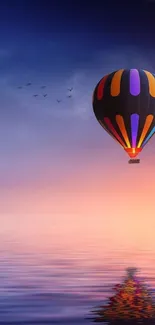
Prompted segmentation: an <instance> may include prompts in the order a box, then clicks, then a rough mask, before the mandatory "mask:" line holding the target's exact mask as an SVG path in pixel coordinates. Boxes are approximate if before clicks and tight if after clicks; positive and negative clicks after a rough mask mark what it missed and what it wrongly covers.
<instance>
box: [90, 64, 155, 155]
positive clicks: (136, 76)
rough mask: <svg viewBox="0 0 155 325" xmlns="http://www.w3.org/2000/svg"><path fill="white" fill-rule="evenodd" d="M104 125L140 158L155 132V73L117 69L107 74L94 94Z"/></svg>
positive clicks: (131, 153) (130, 152)
mask: <svg viewBox="0 0 155 325" xmlns="http://www.w3.org/2000/svg"><path fill="white" fill-rule="evenodd" d="M93 109H94V113H95V116H96V118H97V120H98V121H99V123H100V124H101V126H102V127H103V128H104V129H105V130H106V131H107V132H108V133H109V134H110V135H111V136H112V137H113V138H114V139H115V140H116V141H117V142H118V143H119V144H120V145H121V146H122V147H123V148H124V149H125V151H126V152H127V153H128V155H129V156H130V157H131V158H134V157H136V156H137V155H138V154H139V153H140V152H141V150H142V149H143V147H144V146H145V145H146V144H147V142H148V141H149V140H150V138H151V137H152V136H153V134H154V133H155V76H154V75H153V74H152V73H150V72H148V71H146V70H137V69H130V70H125V69H121V70H117V71H115V72H112V73H110V74H108V75H106V76H104V77H103V78H102V79H101V80H100V81H99V83H98V84H97V86H96V88H95V90H94V94H93Z"/></svg>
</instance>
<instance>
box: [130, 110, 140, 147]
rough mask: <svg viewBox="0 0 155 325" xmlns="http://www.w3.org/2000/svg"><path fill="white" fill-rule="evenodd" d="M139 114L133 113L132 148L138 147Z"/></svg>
mask: <svg viewBox="0 0 155 325" xmlns="http://www.w3.org/2000/svg"><path fill="white" fill-rule="evenodd" d="M138 124H139V115H138V114H132V115H131V134H132V148H136V141H137V133H138Z"/></svg>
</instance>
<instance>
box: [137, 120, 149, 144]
mask: <svg viewBox="0 0 155 325" xmlns="http://www.w3.org/2000/svg"><path fill="white" fill-rule="evenodd" d="M152 121H153V115H151V114H150V115H148V116H147V118H146V121H145V124H144V128H143V131H142V134H141V137H140V139H139V143H138V146H137V148H140V146H141V144H142V142H143V140H144V138H145V136H146V134H147V132H148V130H149V128H150V126H151V123H152Z"/></svg>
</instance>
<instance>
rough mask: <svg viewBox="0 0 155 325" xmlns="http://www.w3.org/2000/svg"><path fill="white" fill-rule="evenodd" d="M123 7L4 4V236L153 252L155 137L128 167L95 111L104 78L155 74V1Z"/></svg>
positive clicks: (0, 94) (0, 152) (0, 124)
mask: <svg viewBox="0 0 155 325" xmlns="http://www.w3.org/2000/svg"><path fill="white" fill-rule="evenodd" d="M121 2H122V1H121ZM121 2H119V1H117V4H115V5H114V3H116V1H112V2H111V1H108V2H107V4H106V2H104V1H102V5H101V3H100V2H97V1H95V2H92V3H93V4H92V5H91V3H90V2H89V5H86V2H85V3H84V2H83V4H82V3H81V2H80V1H73V2H71V1H70V2H69V1H59V0H57V1H46V0H43V1H34V0H32V1H29V0H19V1H11V0H10V1H4V3H1V4H0V72H1V73H0V224H1V227H0V235H1V238H4V239H6V240H7V239H8V240H10V239H11V240H17V241H20V242H23V243H26V244H27V243H32V245H33V244H37V245H40V246H44V245H50V246H52V245H53V246H56V247H57V246H58V247H59V246H61V245H62V246H63V247H72V248H73V249H75V248H78V247H84V245H86V246H89V245H92V246H93V245H94V246H95V245H97V246H98V247H100V248H101V250H102V249H103V247H106V245H108V247H110V248H113V247H116V245H118V246H119V245H124V246H125V247H128V248H130V247H132V248H133V247H137V248H139V247H151V248H152V249H154V250H155V236H154V232H155V200H154V197H155V137H154V138H152V139H151V141H150V143H149V144H148V145H147V146H146V148H145V149H144V151H143V152H142V153H141V156H140V158H141V164H140V165H137V166H134V165H133V166H132V165H128V163H127V162H128V156H127V155H126V153H125V152H123V150H122V149H121V147H119V145H117V144H116V143H115V141H113V139H112V138H110V137H109V135H107V134H106V133H105V131H104V130H103V129H102V128H101V126H100V125H99V124H98V122H97V121H96V119H95V116H94V113H93V110H92V93H93V90H94V87H95V85H96V84H97V82H98V81H99V80H100V79H101V78H102V77H103V76H104V74H106V73H109V72H111V71H113V70H117V69H121V68H142V69H146V70H149V71H151V72H154V73H155V45H154V31H155V19H154V13H155V3H154V2H151V1H150V2H149V1H142V0H141V1H138V0H136V1H134V2H133V1H131V2H130V4H128V5H127V2H125V1H124V6H122V3H121ZM28 82H32V85H31V86H29V87H26V86H24V88H22V89H18V86H23V85H25V84H26V83H28ZM42 85H46V86H47V88H46V91H42V90H41V88H40V87H41V86H42ZM72 86H73V88H74V89H73V97H72V98H67V94H68V92H67V88H68V87H72ZM44 92H45V93H48V97H47V98H43V96H42V95H41V94H43V93H44ZM37 93H39V94H40V96H39V97H38V98H34V97H33V94H37ZM57 99H62V102H61V103H59V104H58V103H57V101H56V100H57ZM105 243H106V245H105ZM105 249H106V248H105Z"/></svg>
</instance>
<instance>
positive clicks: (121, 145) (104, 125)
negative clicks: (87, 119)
mask: <svg viewBox="0 0 155 325" xmlns="http://www.w3.org/2000/svg"><path fill="white" fill-rule="evenodd" d="M98 121H99V123H100V124H101V126H102V127H103V129H104V130H105V131H106V132H107V133H108V134H109V135H110V136H111V137H112V138H113V139H114V140H115V141H116V142H117V143H119V144H120V145H121V147H123V148H124V146H122V144H121V143H120V142H119V141H118V140H117V139H116V138H115V137H114V136H113V135H112V134H111V133H110V132H109V130H108V129H107V128H106V127H105V125H104V124H103V122H102V121H101V120H98Z"/></svg>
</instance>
